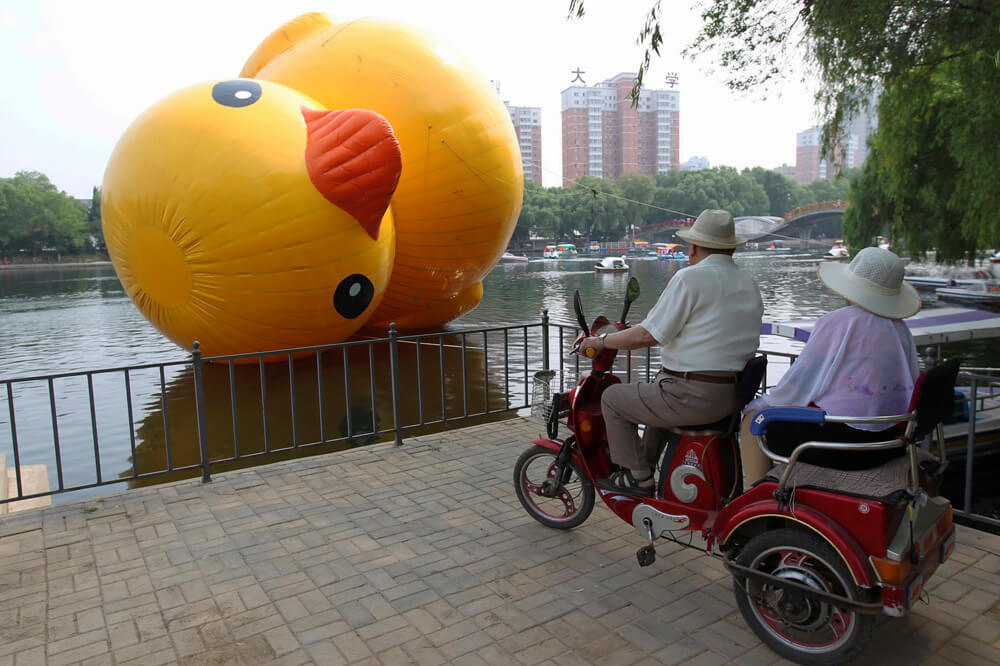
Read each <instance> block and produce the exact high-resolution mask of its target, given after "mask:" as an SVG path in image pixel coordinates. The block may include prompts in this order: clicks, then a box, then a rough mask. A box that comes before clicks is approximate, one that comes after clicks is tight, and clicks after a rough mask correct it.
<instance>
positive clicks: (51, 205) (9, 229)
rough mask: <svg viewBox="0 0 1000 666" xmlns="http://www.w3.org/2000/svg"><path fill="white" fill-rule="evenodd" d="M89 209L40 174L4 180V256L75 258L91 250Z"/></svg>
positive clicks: (0, 203) (0, 197)
mask: <svg viewBox="0 0 1000 666" xmlns="http://www.w3.org/2000/svg"><path fill="white" fill-rule="evenodd" d="M86 215H87V208H86V205H85V204H83V203H82V202H80V201H77V200H76V199H74V198H72V197H71V196H69V195H68V194H66V193H65V192H60V191H59V190H57V189H56V187H55V185H53V184H52V183H51V182H50V181H49V179H48V178H47V177H46V176H45V175H44V174H41V173H38V172H36V171H19V172H17V173H16V174H15V175H14V177H13V178H0V254H3V255H4V256H10V257H13V256H17V254H18V253H21V252H25V253H30V254H31V256H38V255H40V254H41V253H42V252H45V251H52V252H57V253H59V254H74V253H78V252H81V251H83V250H85V249H89V244H88V241H89V234H88V232H87V222H86Z"/></svg>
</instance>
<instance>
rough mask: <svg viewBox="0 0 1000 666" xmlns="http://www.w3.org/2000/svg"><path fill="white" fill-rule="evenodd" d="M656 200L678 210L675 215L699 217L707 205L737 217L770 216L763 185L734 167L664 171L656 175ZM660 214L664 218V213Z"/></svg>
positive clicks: (673, 209)
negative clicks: (664, 172)
mask: <svg viewBox="0 0 1000 666" xmlns="http://www.w3.org/2000/svg"><path fill="white" fill-rule="evenodd" d="M653 203H654V205H656V206H657V207H658V208H661V209H666V210H670V211H675V212H676V214H675V215H674V217H682V216H687V217H695V216H697V215H698V214H699V213H700V212H701V211H703V210H705V209H706V208H722V209H724V210H728V211H729V212H731V213H732V214H733V216H734V217H740V216H743V215H767V211H768V200H767V193H766V192H765V191H764V188H763V186H761V185H760V183H758V182H757V181H756V180H754V179H753V178H752V177H751V176H749V175H745V174H741V173H739V172H738V171H737V170H736V169H734V168H732V167H718V168H714V169H701V170H698V171H672V172H670V173H666V174H661V175H659V176H657V177H656V194H655V195H654V197H653ZM656 213H657V215H658V217H660V218H661V219H662V216H663V212H662V211H656ZM657 221H659V220H657Z"/></svg>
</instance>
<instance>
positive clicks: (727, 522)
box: [714, 484, 878, 587]
mask: <svg viewBox="0 0 1000 666" xmlns="http://www.w3.org/2000/svg"><path fill="white" fill-rule="evenodd" d="M767 485H770V486H771V488H770V489H766V490H765V492H762V493H758V492H754V491H757V490H761V489H762V487H763V486H767ZM773 489H774V484H762V485H761V486H757V488H755V489H753V490H751V491H750V492H749V493H746V494H744V495H743V497H747V495H755V496H757V497H759V498H760V499H757V500H756V501H753V500H751V501H750V502H749V503H746V504H743V503H741V502H740V498H737V499H736V500H734V501H733V502H731V503H730V504H729V505H728V506H727V507H726V508H725V509H723V511H722V512H721V513H720V514H719V516H718V518H717V519H716V521H715V526H714V527H715V534H716V538H717V539H718V541H719V543H720V544H726V543H728V541H729V538H730V537H731V536H732V535H733V533H734V532H736V530H737V529H738V528H739V527H740V526H742V525H745V524H747V523H749V522H751V521H754V520H759V519H763V518H780V519H782V520H787V521H791V522H794V523H798V524H800V525H802V526H804V527H806V528H807V529H809V530H812V531H813V532H815V533H816V534H818V535H819V536H820V537H822V538H823V539H824V540H825V541H826V542H827V543H829V544H830V545H831V546H832V547H833V549H834V550H835V551H837V552H838V553H839V554H840V556H841V557H842V558H843V560H844V563H845V564H847V568H848V569H849V570H850V572H851V576H852V577H853V578H854V582H855V584H857V585H860V586H861V587H875V586H877V585H878V579H877V578H876V577H875V572H874V571H873V570H872V568H871V565H870V563H869V562H868V556H867V555H866V554H865V552H864V551H862V549H861V547H860V546H858V544H857V542H856V541H855V540H854V539H853V538H852V537H851V536H850V535H849V534H848V533H847V532H846V531H845V530H844V529H843V528H841V527H840V526H839V525H837V524H836V523H835V522H834V521H833V520H831V519H830V518H829V517H828V516H826V515H824V514H822V513H820V512H819V511H816V510H814V509H812V508H810V507H808V506H802V505H797V506H796V507H795V509H794V511H790V510H788V509H787V508H786V509H783V510H782V509H779V508H778V503H777V502H776V501H775V500H774V498H773V497H771V492H772V491H773ZM734 505H735V506H734Z"/></svg>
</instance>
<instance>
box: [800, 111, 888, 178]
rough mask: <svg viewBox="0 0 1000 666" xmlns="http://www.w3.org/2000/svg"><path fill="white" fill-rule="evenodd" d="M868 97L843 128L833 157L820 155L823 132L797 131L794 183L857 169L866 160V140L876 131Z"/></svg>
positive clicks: (874, 112) (874, 113) (810, 129)
mask: <svg viewBox="0 0 1000 666" xmlns="http://www.w3.org/2000/svg"><path fill="white" fill-rule="evenodd" d="M877 103H878V96H877V95H872V96H871V97H869V98H868V101H867V103H866V104H865V105H863V106H862V108H861V109H860V110H859V112H858V114H857V115H856V116H855V117H854V118H853V119H852V120H851V122H850V123H849V124H848V125H847V129H846V131H845V133H844V137H843V139H842V142H841V144H840V145H839V146H838V149H837V151H836V154H835V155H830V154H822V155H821V154H820V148H821V147H822V143H823V137H822V133H823V129H822V128H821V127H819V126H815V125H814V126H813V127H810V128H809V129H807V130H805V131H804V132H799V133H798V134H797V135H796V138H795V180H796V181H798V183H799V184H800V185H808V184H809V183H811V182H813V181H814V180H816V179H818V178H834V177H836V175H837V174H838V173H839V172H840V170H841V169H845V168H852V169H853V168H860V167H861V165H862V164H864V163H865V159H866V158H867V157H868V137H870V136H871V135H872V134H874V133H875V130H876V129H878V115H877V114H876V105H877Z"/></svg>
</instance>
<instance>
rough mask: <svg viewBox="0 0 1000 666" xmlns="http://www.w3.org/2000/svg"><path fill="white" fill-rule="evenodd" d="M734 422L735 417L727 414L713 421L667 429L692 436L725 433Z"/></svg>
mask: <svg viewBox="0 0 1000 666" xmlns="http://www.w3.org/2000/svg"><path fill="white" fill-rule="evenodd" d="M732 423H733V417H732V416H727V417H725V418H722V419H719V420H718V421H714V422H712V423H703V424H701V425H684V426H677V427H675V428H667V430H669V431H670V432H675V433H677V434H678V435H688V436H691V437H697V436H699V435H725V434H726V433H728V432H730V430H731V429H732Z"/></svg>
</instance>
